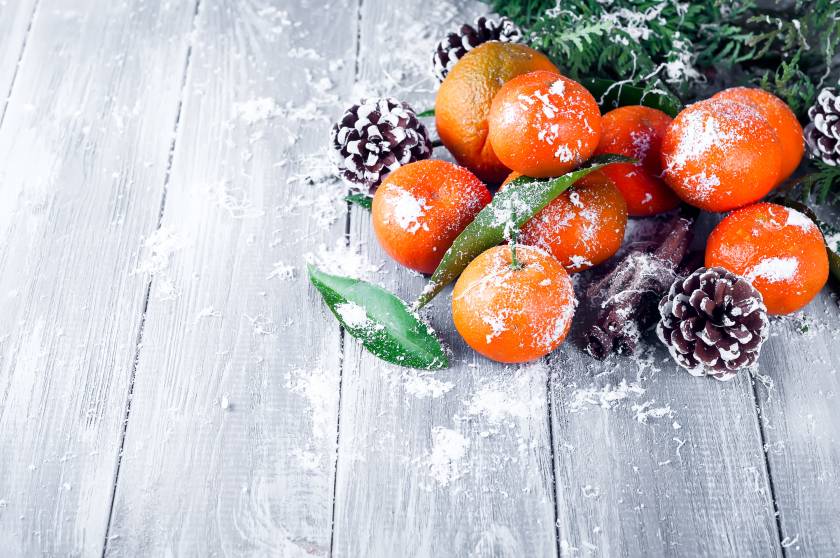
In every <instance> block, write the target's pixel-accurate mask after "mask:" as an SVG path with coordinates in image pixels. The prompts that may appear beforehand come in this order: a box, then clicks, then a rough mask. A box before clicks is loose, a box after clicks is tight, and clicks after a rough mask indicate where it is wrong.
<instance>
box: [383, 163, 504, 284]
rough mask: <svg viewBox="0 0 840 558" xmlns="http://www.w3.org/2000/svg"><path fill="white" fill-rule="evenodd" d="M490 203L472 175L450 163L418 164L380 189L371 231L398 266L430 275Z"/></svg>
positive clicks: (401, 171)
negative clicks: (447, 251) (465, 229)
mask: <svg viewBox="0 0 840 558" xmlns="http://www.w3.org/2000/svg"><path fill="white" fill-rule="evenodd" d="M491 198H492V196H491V195H490V191H489V190H488V189H487V187H486V186H485V185H484V183H483V182H481V181H480V180H479V179H478V178H477V177H476V176H475V175H474V174H473V173H471V172H470V171H469V170H467V169H465V168H463V167H459V166H458V165H454V164H452V163H449V162H446V161H439V160H431V159H427V160H424V161H417V162H414V163H410V164H408V165H404V166H402V167H400V168H398V169H396V170H395V171H393V172H391V173H390V174H388V176H386V177H385V180H384V181H383V182H382V184H380V185H379V188H377V190H376V193H375V194H374V196H373V204H372V206H371V220H372V222H373V231H374V233H375V234H376V238H377V239H378V240H379V244H380V245H382V247H383V248H384V249H385V251H386V252H388V254H389V255H390V256H391V257H392V258H394V259H395V260H396V261H397V262H399V263H401V264H402V265H404V266H406V267H408V268H410V269H413V270H415V271H419V272H420V273H432V272H433V271H434V270H435V268H436V267H437V265H438V264H439V263H440V260H441V258H443V254H444V253H445V252H446V250H448V249H449V247H450V246H451V245H452V242H453V241H454V240H455V237H457V236H458V235H459V234H460V233H461V231H463V230H464V228H466V226H467V225H469V224H470V222H471V221H472V220H473V219H474V218H475V216H476V215H477V214H478V212H479V211H481V209H482V208H483V207H484V206H485V205H487V204H488V203H490V200H491Z"/></svg>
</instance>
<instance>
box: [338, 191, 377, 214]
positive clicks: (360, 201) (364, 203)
mask: <svg viewBox="0 0 840 558" xmlns="http://www.w3.org/2000/svg"><path fill="white" fill-rule="evenodd" d="M344 201H346V202H350V203H352V204H355V205H358V206H359V207H364V208H365V209H367V210H370V208H371V206H372V205H373V197H372V196H368V195H367V194H348V195H346V196H344Z"/></svg>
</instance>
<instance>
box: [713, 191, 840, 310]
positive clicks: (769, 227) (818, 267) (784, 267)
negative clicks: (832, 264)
mask: <svg viewBox="0 0 840 558" xmlns="http://www.w3.org/2000/svg"><path fill="white" fill-rule="evenodd" d="M713 266H720V267H724V268H726V269H728V270H730V271H732V272H733V273H736V274H738V275H741V276H743V277H746V278H747V279H749V280H750V281H751V282H752V284H753V286H754V287H755V288H756V289H757V290H758V291H759V292H760V293H761V295H762V296H763V297H764V304H765V305H766V306H767V311H768V312H769V313H770V314H789V313H790V312H795V311H796V310H799V309H800V308H802V307H803V306H805V305H806V304H808V302H810V301H811V299H812V298H814V297H815V296H816V294H817V293H818V292H819V291H820V289H822V287H823V285H825V283H826V281H827V280H828V254H827V253H826V249H825V242H824V240H823V236H822V233H821V232H820V230H819V228H818V227H817V225H816V224H814V222H813V221H812V220H811V219H809V218H808V217H807V216H806V215H804V214H803V213H801V212H799V211H796V210H795V209H791V208H789V207H785V206H782V205H777V204H774V203H757V204H755V205H751V206H748V207H745V208H742V209H739V210H737V211H733V212H732V213H731V214H730V215H729V216H728V217H726V219H724V220H723V221H721V222H720V223H719V224H718V226H717V227H715V229H714V230H713V231H712V233H711V234H710V235H709V239H708V241H707V243H706V267H713Z"/></svg>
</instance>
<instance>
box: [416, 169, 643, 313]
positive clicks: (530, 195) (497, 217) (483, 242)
mask: <svg viewBox="0 0 840 558" xmlns="http://www.w3.org/2000/svg"><path fill="white" fill-rule="evenodd" d="M628 162H629V163H632V162H634V160H633V159H630V158H628V157H624V156H622V155H602V156H600V157H595V158H593V159H590V163H591V164H590V165H589V166H587V167H586V168H582V169H579V170H576V171H574V172H570V173H567V174H564V175H563V176H561V177H558V178H549V179H545V180H539V179H535V178H529V177H527V176H522V177H520V178H517V179H516V180H514V181H513V182H511V183H510V184H508V186H507V187H506V188H505V189H504V190H502V191H500V192H499V193H497V194H496V196H495V197H494V198H493V201H491V202H490V203H489V204H487V205H486V206H485V207H484V209H482V210H481V211H480V212H479V214H478V215H476V217H475V219H474V220H473V222H472V223H470V224H469V225H467V228H465V229H464V230H463V232H461V234H459V235H458V237H457V238H456V239H455V241H454V242H453V243H452V246H450V247H449V250H447V251H446V253H445V254H444V255H443V259H442V260H441V262H440V264H439V265H438V267H437V269H436V270H435V272H434V273H433V274H432V277H431V279H429V283H428V284H427V285H426V287H425V288H424V289H423V292H422V293H421V294H420V296H419V297H418V299H417V301H416V302H415V303H414V307H415V308H421V307H422V306H424V305H425V304H427V303H428V302H429V301H430V300H432V299H433V298H434V297H435V296H436V295H437V294H438V293H439V292H440V291H441V290H442V289H443V288H444V287H445V286H446V285H448V284H449V283H451V282H452V281H454V280H455V278H456V277H458V276H459V275H460V274H461V272H462V271H463V270H464V268H466V267H467V265H468V264H469V263H470V262H471V261H472V260H473V259H474V258H475V257H476V256H478V255H479V254H481V253H482V252H484V251H485V250H487V249H488V248H492V247H493V246H498V245H499V244H501V242H502V241H503V240H504V239H505V238H506V235H505V233H510V232H512V231H513V230H514V229H517V228H519V227H520V226H522V224H523V223H525V222H526V221H528V220H529V219H530V218H531V217H533V216H534V215H536V214H537V213H539V212H540V210H541V209H543V208H544V207H545V206H547V205H548V204H549V203H551V201H552V200H553V199H554V198H556V197H557V196H559V195H560V194H562V193H563V192H564V191H566V190H567V189H568V188H569V186H571V185H572V184H574V183H575V182H576V181H578V180H580V179H581V178H583V177H584V176H586V175H587V174H589V173H591V172H592V171H594V170H597V169H599V168H601V167H604V166H606V165H609V164H610V163H628Z"/></svg>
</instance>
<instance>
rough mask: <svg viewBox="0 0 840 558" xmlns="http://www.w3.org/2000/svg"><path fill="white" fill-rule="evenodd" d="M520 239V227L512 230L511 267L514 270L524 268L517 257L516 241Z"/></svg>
mask: <svg viewBox="0 0 840 558" xmlns="http://www.w3.org/2000/svg"><path fill="white" fill-rule="evenodd" d="M518 239H519V229H513V230H512V231H511V232H510V267H511V268H513V269H514V270H519V269H522V264H521V263H520V262H519V260H518V259H516V241H517V240H518Z"/></svg>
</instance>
